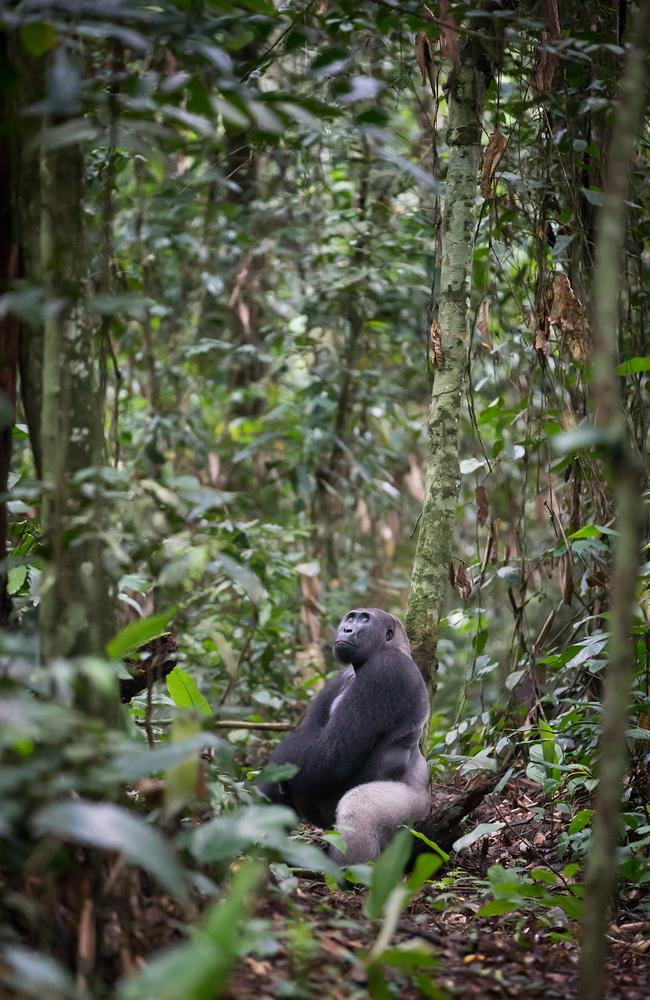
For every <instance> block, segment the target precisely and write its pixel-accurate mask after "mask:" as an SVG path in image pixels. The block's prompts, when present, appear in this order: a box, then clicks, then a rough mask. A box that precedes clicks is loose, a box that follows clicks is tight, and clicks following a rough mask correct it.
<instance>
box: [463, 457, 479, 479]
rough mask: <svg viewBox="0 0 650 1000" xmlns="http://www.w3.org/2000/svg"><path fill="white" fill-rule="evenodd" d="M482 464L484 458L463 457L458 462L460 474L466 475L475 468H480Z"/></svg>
mask: <svg viewBox="0 0 650 1000" xmlns="http://www.w3.org/2000/svg"><path fill="white" fill-rule="evenodd" d="M484 465H485V459H479V458H465V459H463V461H462V462H461V463H460V473H461V475H462V476H467V475H469V473H470V472H476V471H477V469H482V468H483V466H484Z"/></svg>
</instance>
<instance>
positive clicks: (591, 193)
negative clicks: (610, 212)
mask: <svg viewBox="0 0 650 1000" xmlns="http://www.w3.org/2000/svg"><path fill="white" fill-rule="evenodd" d="M582 193H583V195H584V196H585V198H586V199H587V201H588V202H589V204H590V205H597V206H598V207H599V208H600V206H601V205H604V204H605V193H604V192H603V191H600V190H598V189H596V190H592V189H591V188H585V187H583V188H582Z"/></svg>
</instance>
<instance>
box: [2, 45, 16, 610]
mask: <svg viewBox="0 0 650 1000" xmlns="http://www.w3.org/2000/svg"><path fill="white" fill-rule="evenodd" d="M7 49H8V41H7V35H6V34H5V32H0V61H2V62H3V63H4V62H6V60H7ZM1 103H2V108H1V112H0V114H1V117H2V120H3V121H5V122H6V121H8V120H9V119H10V117H11V112H10V109H9V107H8V105H9V99H8V97H7V96H6V91H5V92H4V93H3V95H2V102H1ZM13 166H14V163H13V157H12V155H11V142H10V140H9V138H8V136H7V135H6V134H5V133H4V132H3V133H0V295H2V294H4V293H5V292H7V291H8V289H9V287H10V286H11V283H12V281H13V280H14V278H15V277H16V271H17V253H16V247H15V240H16V226H15V219H14V213H13V204H12V197H11V190H12V174H13ZM17 366H18V321H17V320H16V317H15V316H14V315H13V314H12V313H7V314H6V315H5V316H3V317H2V318H0V495H2V496H4V495H6V493H7V491H8V489H9V469H10V465H11V445H12V431H13V424H14V419H15V412H16V373H17ZM6 559H7V504H6V502H5V501H0V628H6V627H7V626H8V625H9V624H10V623H11V619H12V610H13V605H12V601H11V597H10V596H9V591H8V589H7V573H8V571H7V564H6Z"/></svg>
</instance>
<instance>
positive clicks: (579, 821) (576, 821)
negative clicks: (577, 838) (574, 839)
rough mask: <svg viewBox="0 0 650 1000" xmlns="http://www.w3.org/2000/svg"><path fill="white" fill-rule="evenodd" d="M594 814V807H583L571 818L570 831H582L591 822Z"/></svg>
mask: <svg viewBox="0 0 650 1000" xmlns="http://www.w3.org/2000/svg"><path fill="white" fill-rule="evenodd" d="M593 814H594V811H593V809H581V810H580V812H578V813H576V814H575V816H574V817H573V819H572V820H571V823H570V824H569V833H570V834H574V833H580V831H581V830H584V828H585V827H586V826H588V825H589V823H590V822H591V817H592V816H593Z"/></svg>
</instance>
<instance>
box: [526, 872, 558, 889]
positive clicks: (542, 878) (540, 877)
mask: <svg viewBox="0 0 650 1000" xmlns="http://www.w3.org/2000/svg"><path fill="white" fill-rule="evenodd" d="M530 874H531V875H532V877H533V878H534V879H535V881H536V882H543V883H544V884H545V885H555V883H556V882H557V880H558V878H557V875H556V874H555V872H552V871H549V869H548V868H533V870H532V872H531V873H530Z"/></svg>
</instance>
